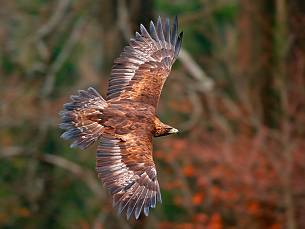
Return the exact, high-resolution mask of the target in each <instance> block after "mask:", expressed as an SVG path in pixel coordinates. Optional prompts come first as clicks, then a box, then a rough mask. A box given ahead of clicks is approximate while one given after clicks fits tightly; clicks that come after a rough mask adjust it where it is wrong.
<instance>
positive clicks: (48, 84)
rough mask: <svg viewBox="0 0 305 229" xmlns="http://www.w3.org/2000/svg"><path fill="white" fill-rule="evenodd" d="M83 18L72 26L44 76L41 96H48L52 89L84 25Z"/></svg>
mask: <svg viewBox="0 0 305 229" xmlns="http://www.w3.org/2000/svg"><path fill="white" fill-rule="evenodd" d="M84 21H85V20H84V17H81V18H79V19H78V20H77V22H76V23H75V25H74V28H73V31H72V33H71V36H70V37H69V38H68V40H67V41H66V44H65V45H64V48H63V50H62V51H61V53H60V54H59V55H58V57H57V59H56V60H55V61H54V62H53V64H52V65H51V66H50V68H49V71H48V74H47V76H46V80H45V84H44V86H43V89H42V95H43V96H45V97H46V96H48V95H49V94H50V93H51V92H52V91H53V87H54V81H55V75H56V74H57V72H58V71H59V70H60V68H61V67H62V65H63V64H64V62H65V61H66V59H67V58H68V57H69V55H70V54H71V51H72V49H73V47H74V46H75V44H76V43H77V41H78V39H79V37H80V35H81V31H82V27H83V25H84Z"/></svg>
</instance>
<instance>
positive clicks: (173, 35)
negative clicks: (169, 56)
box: [171, 16, 178, 47]
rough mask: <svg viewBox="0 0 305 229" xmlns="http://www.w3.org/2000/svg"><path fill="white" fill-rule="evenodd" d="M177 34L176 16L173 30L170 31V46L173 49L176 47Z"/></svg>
mask: <svg viewBox="0 0 305 229" xmlns="http://www.w3.org/2000/svg"><path fill="white" fill-rule="evenodd" d="M177 32H178V18H177V16H175V19H174V24H173V30H172V33H171V44H172V46H173V47H175V46H176V41H177Z"/></svg>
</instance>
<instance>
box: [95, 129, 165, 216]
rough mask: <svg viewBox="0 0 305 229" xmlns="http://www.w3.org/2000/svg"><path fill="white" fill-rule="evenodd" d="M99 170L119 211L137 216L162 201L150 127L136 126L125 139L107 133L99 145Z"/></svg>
mask: <svg viewBox="0 0 305 229" xmlns="http://www.w3.org/2000/svg"><path fill="white" fill-rule="evenodd" d="M96 160H97V161H96V170H97V172H98V175H99V177H100V178H101V180H102V182H103V184H104V185H105V186H106V188H108V190H109V191H110V193H111V194H112V195H113V205H114V206H115V207H117V208H118V212H119V213H122V212H126V214H127V218H128V219H129V218H130V216H131V215H132V214H134V216H135V218H136V219H138V218H139V216H140V214H141V212H142V210H143V212H144V214H145V215H146V216H147V215H148V213H149V209H150V208H154V207H155V206H156V203H157V201H159V202H161V193H160V188H159V183H158V180H157V172H156V168H155V165H154V162H153V158H152V136H151V133H149V131H147V129H145V128H144V129H143V128H141V129H134V130H132V131H131V132H130V133H128V134H126V135H124V140H123V141H122V140H121V139H118V138H114V137H112V136H105V137H102V138H101V141H100V144H99V146H98V148H97V155H96Z"/></svg>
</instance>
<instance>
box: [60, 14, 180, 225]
mask: <svg viewBox="0 0 305 229" xmlns="http://www.w3.org/2000/svg"><path fill="white" fill-rule="evenodd" d="M149 31H150V32H148V31H147V30H146V29H145V27H144V26H143V25H141V26H140V33H136V35H135V38H134V39H131V40H130V42H129V45H128V46H126V47H125V48H124V50H123V51H122V53H121V55H120V56H119V57H118V58H117V59H116V60H115V61H114V65H113V68H112V72H111V78H110V81H109V88H108V92H107V97H106V100H104V99H103V98H102V96H100V95H99V93H98V92H97V91H96V90H95V89H93V88H89V89H87V90H81V91H79V94H78V95H77V96H71V100H72V102H70V103H67V104H65V105H64V110H63V111H62V112H61V118H62V123H61V124H60V127H61V128H62V129H65V130H66V132H64V133H63V134H62V137H63V138H64V139H72V140H74V142H73V143H72V144H71V147H80V148H81V149H85V148H87V147H88V146H90V145H91V144H92V143H94V142H95V141H97V140H98V142H99V143H98V147H97V153H96V171H97V173H98V176H99V178H100V179H101V180H102V182H103V184H104V185H105V186H106V188H107V189H108V190H109V191H110V193H111V194H112V196H113V205H114V206H115V207H117V208H118V211H119V213H122V212H126V214H127V218H130V216H131V215H132V214H134V216H135V218H136V219H138V218H139V216H140V214H141V212H144V214H145V215H146V216H147V215H148V213H149V209H150V208H154V207H155V206H156V203H157V202H161V193H160V188H159V183H158V180H157V172H156V168H155V164H154V161H153V156H152V152H153V150H152V137H153V136H155V137H158V136H164V135H168V134H172V133H176V132H177V130H176V129H175V128H173V127H171V126H169V125H166V124H163V123H162V122H161V121H160V120H159V119H158V118H157V117H156V108H157V105H158V101H159V98H160V94H161V90H162V87H163V84H164V82H165V80H166V78H167V77H168V75H169V73H170V70H171V67H172V65H173V63H174V62H175V60H176V58H177V56H178V54H179V50H180V47H181V41H182V33H180V34H179V35H178V22H177V18H175V21H174V24H173V27H172V29H171V28H170V23H169V19H168V18H167V19H166V20H165V22H164V24H162V21H161V18H160V17H159V19H158V21H157V26H155V25H154V24H153V22H151V23H150V27H149Z"/></svg>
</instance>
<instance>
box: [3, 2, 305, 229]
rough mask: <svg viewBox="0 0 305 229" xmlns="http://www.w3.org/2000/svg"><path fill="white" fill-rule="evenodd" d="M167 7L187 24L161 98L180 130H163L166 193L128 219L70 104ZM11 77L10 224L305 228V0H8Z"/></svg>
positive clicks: (7, 144)
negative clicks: (83, 142)
mask: <svg viewBox="0 0 305 229" xmlns="http://www.w3.org/2000/svg"><path fill="white" fill-rule="evenodd" d="M158 15H161V16H163V17H164V16H169V17H171V19H173V17H174V16H175V15H178V18H179V22H180V29H181V30H183V31H184V40H183V45H182V46H183V50H182V51H181V55H180V57H179V59H178V61H177V62H176V64H175V65H174V67H173V70H172V73H171V75H170V77H169V79H168V81H167V83H166V85H165V87H164V90H163V94H162V97H161V101H160V105H159V116H160V118H161V120H163V121H165V122H166V123H169V124H171V125H173V126H175V127H177V128H178V129H180V134H179V135H177V136H169V137H164V138H159V139H155V140H154V149H155V154H154V158H155V161H156V166H157V169H158V176H159V182H160V185H161V192H162V197H163V198H162V199H163V204H162V205H158V206H157V208H156V209H153V210H152V214H151V215H150V216H149V217H148V218H145V219H143V220H142V221H140V222H139V223H135V222H133V221H131V222H127V221H126V220H125V219H124V218H123V217H120V216H117V215H116V213H115V211H114V210H113V209H112V207H111V198H110V197H109V195H107V193H106V192H105V189H104V187H103V186H102V185H101V183H100V182H99V180H98V179H97V176H96V174H95V147H91V148H90V149H89V150H86V151H80V150H77V149H71V148H69V144H68V142H66V141H63V140H62V139H60V138H59V136H60V134H61V132H62V131H61V130H59V128H58V126H57V125H58V123H59V117H58V112H59V111H60V110H61V109H62V106H63V103H65V102H67V101H68V99H69V96H70V95H71V94H73V93H75V92H76V90H77V89H86V88H87V87H89V86H94V87H95V88H97V89H98V90H99V91H100V92H101V94H102V95H105V94H106V90H107V84H108V83H107V81H108V79H109V75H110V70H111V65H112V62H113V59H114V58H115V57H117V56H118V55H119V53H120V51H121V50H122V47H123V46H124V45H126V44H127V42H128V40H129V38H130V37H131V36H133V34H134V33H135V31H137V30H138V28H139V24H140V23H143V24H144V25H148V23H149V20H150V19H156V18H157V16H158ZM0 89H1V90H0V117H1V119H0V227H1V228H96V229H98V228H133V227H138V228H208V229H221V228H250V229H251V228H270V229H280V228H288V229H295V228H305V182H304V181H305V180H304V177H305V153H304V152H305V1H303V0H291V1H290V0H289V1H288V0H268V1H265V0H257V1H252V0H239V1H237V0H215V1H212V0H193V1H191V0H156V1H153V0H147V1H141V0H113V1H107V0H91V1H89V0H56V1H48V0H15V1H1V7H0Z"/></svg>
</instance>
